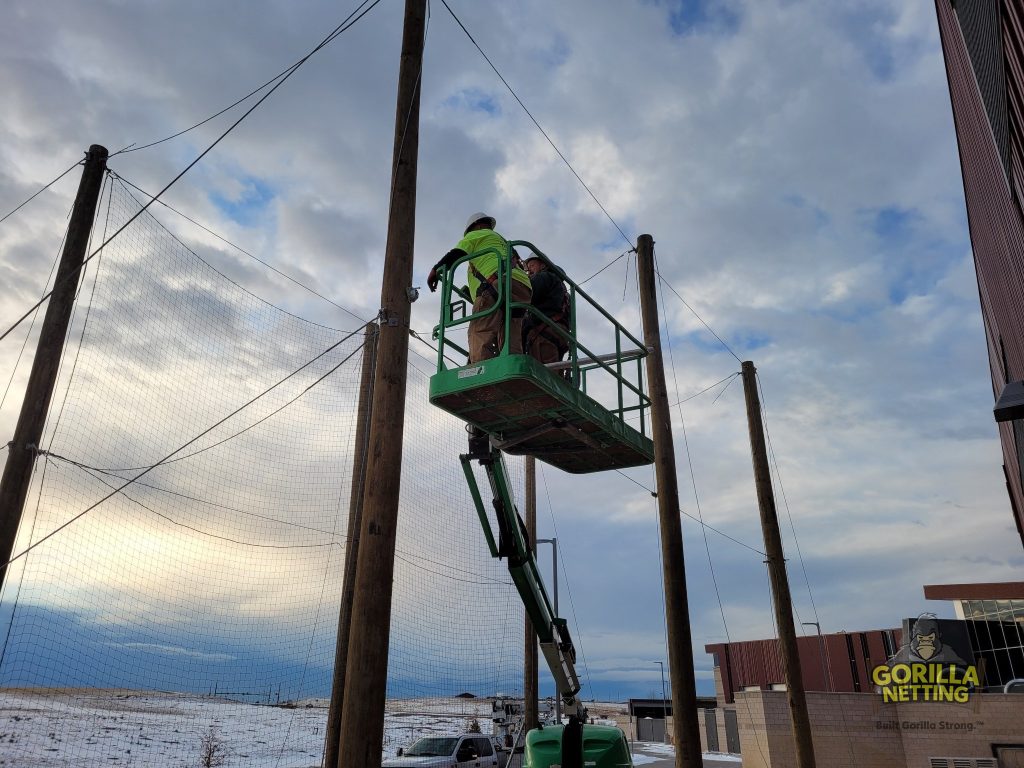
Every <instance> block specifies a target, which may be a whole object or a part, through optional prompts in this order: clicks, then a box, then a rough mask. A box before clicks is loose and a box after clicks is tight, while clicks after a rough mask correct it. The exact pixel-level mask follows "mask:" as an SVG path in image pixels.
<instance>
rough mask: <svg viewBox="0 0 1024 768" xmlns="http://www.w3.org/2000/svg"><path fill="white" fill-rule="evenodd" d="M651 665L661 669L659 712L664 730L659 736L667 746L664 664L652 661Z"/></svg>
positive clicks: (666, 703)
mask: <svg viewBox="0 0 1024 768" xmlns="http://www.w3.org/2000/svg"><path fill="white" fill-rule="evenodd" d="M651 664H657V665H658V666H659V667H661V711H662V719H663V720H664V722H665V728H664V730H663V731H662V734H661V740H662V741H663V742H664V743H665V744H668V698H667V696H666V695H665V662H663V661H652V662H651Z"/></svg>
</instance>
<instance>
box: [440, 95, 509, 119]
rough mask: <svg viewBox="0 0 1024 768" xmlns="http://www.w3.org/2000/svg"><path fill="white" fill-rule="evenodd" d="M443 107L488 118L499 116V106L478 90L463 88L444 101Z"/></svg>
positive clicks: (491, 97)
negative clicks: (483, 115) (480, 114)
mask: <svg viewBox="0 0 1024 768" xmlns="http://www.w3.org/2000/svg"><path fill="white" fill-rule="evenodd" d="M444 105H445V106H446V107H449V108H450V109H457V110H460V111H466V112H477V113H480V112H482V113H483V114H485V115H488V116H489V117H497V116H498V115H500V114H501V105H500V104H498V102H497V100H496V99H495V98H494V97H493V96H491V94H489V93H487V92H486V91H482V90H480V89H479V88H463V89H462V90H461V91H456V92H455V93H453V94H452V95H451V96H449V97H448V98H447V99H445V100H444Z"/></svg>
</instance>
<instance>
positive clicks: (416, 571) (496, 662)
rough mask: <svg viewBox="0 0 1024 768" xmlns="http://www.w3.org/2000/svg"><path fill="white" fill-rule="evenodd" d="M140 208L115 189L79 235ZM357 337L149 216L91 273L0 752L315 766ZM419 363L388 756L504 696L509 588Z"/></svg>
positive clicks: (9, 643) (25, 594) (31, 564)
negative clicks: (216, 260) (298, 311)
mask: <svg viewBox="0 0 1024 768" xmlns="http://www.w3.org/2000/svg"><path fill="white" fill-rule="evenodd" d="M138 207H139V206H138V202H137V201H136V200H135V199H134V198H133V197H132V196H131V195H130V194H129V193H128V191H127V190H126V188H125V187H123V186H122V185H121V184H120V183H119V182H117V181H116V180H115V181H113V182H112V183H110V184H109V186H108V192H107V194H106V196H105V200H104V205H103V206H101V210H100V212H99V214H98V216H97V223H96V230H97V231H98V230H100V229H103V228H105V229H107V230H108V231H114V229H115V228H116V227H119V226H120V225H121V224H123V223H124V222H126V221H127V220H128V219H129V218H130V217H131V216H132V215H133V214H135V213H136V212H137V210H138ZM97 236H98V235H97ZM365 343H366V339H365V336H364V329H363V328H347V329H346V328H331V327H327V326H324V325H318V324H316V323H312V322H309V321H307V320H304V319H302V318H300V317H297V316H295V315H292V314H289V313H288V312H286V311H284V310H283V309H281V308H278V307H276V306H273V305H272V304H270V303H268V302H266V301H264V300H262V299H261V298H259V297H258V296H256V295H254V294H252V293H250V292H248V291H247V290H246V289H245V288H244V287H242V286H241V285H239V284H238V283H236V282H234V281H232V280H231V279H230V278H228V277H227V276H226V275H224V274H223V273H221V272H219V271H218V270H217V269H215V268H214V267H213V266H212V265H211V264H210V263H208V262H207V261H205V260H204V259H203V258H202V257H201V256H200V255H199V254H197V253H196V252H195V251H193V250H191V249H190V248H189V247H188V246H187V245H185V244H184V243H183V242H182V241H181V240H179V239H177V238H176V237H175V236H173V235H172V234H171V233H170V232H169V231H168V230H167V229H165V228H164V227H163V226H162V225H161V224H160V223H159V222H158V221H157V220H156V219H155V218H153V217H152V216H150V215H149V213H148V212H147V213H145V214H143V215H142V216H141V217H139V218H138V219H136V221H135V222H133V223H132V224H131V225H130V226H129V227H128V228H127V229H126V230H125V231H124V232H123V233H122V234H121V235H120V236H119V237H117V238H116V239H115V240H114V241H113V242H112V243H111V244H110V245H109V246H107V248H106V249H104V251H103V253H102V254H101V255H100V256H98V257H96V258H95V259H94V260H93V261H92V262H91V263H90V264H89V265H88V272H87V273H86V275H85V276H84V278H83V280H82V283H81V288H80V292H79V297H78V301H77V304H76V309H75V316H74V319H73V323H72V327H71V330H70V331H69V335H68V343H67V345H66V347H65V354H64V359H63V361H62V366H61V372H60V376H59V380H58V385H57V388H56V390H55V395H54V399H53V403H52V405H51V408H50V414H49V421H48V424H47V429H46V433H45V435H44V439H43V441H42V446H41V447H42V449H43V451H44V452H43V454H42V455H41V456H40V457H39V459H38V461H37V464H36V471H35V475H34V478H33V487H32V489H31V492H30V495H29V499H28V502H27V503H26V509H25V514H24V516H23V518H22V524H21V528H20V531H19V536H18V541H17V543H16V545H15V548H14V552H15V553H20V552H24V551H25V550H27V549H28V550H29V551H28V553H27V554H25V555H24V556H22V557H20V558H18V559H17V560H16V561H15V562H14V563H12V564H11V565H10V566H9V569H10V573H9V574H8V577H7V579H6V581H5V588H4V594H3V601H2V603H0V609H2V615H0V632H2V633H3V635H2V636H0V640H2V643H3V644H2V646H0V654H2V655H0V734H2V735H0V765H19V766H25V765H65V764H69V763H73V764H75V765H111V764H115V765H116V764H129V765H130V764H135V765H192V764H202V763H201V762H200V761H201V759H202V757H203V753H204V751H205V752H206V753H208V752H209V750H210V749H214V751H215V752H216V750H217V749H220V750H222V751H223V753H224V754H226V755H229V756H232V757H233V758H234V759H236V760H237V761H238V764H245V765H264V764H266V765H294V766H312V765H320V761H321V755H322V750H323V739H324V724H325V721H326V713H327V710H326V705H327V697H328V696H329V692H330V679H331V671H332V668H333V664H334V648H335V635H336V631H337V623H338V618H337V617H338V606H339V604H340V596H341V587H342V574H343V569H344V559H345V557H346V555H347V546H346V543H347V542H346V532H347V522H348V515H349V493H350V489H351V483H352V465H353V459H354V456H355V451H356V450H357V447H356V446H355V433H356V426H357V418H358V407H357V406H358V401H359V392H360V369H361V361H362V355H363V346H364V344H365ZM413 343H414V344H415V343H417V342H413ZM424 350H426V348H424ZM426 351H428V352H429V350H426ZM430 373H431V368H430V364H429V362H427V361H425V359H422V358H419V357H417V356H412V357H411V358H410V367H409V382H408V397H407V405H406V407H407V413H406V423H405V455H404V460H403V469H402V487H401V500H400V512H399V525H398V539H397V553H396V567H395V576H394V598H393V614H392V628H391V647H390V655H389V672H388V691H387V693H388V700H389V704H388V708H389V712H388V718H387V727H386V731H385V745H384V746H385V752H386V753H388V754H394V749H395V748H396V747H397V746H400V745H402V744H406V743H408V742H409V741H411V740H413V739H414V738H416V737H417V736H419V735H422V734H425V733H431V732H439V731H446V732H451V731H452V730H453V729H454V730H456V731H460V730H464V729H465V727H467V723H468V722H469V721H470V720H472V719H473V718H477V719H478V720H479V721H480V722H481V723H482V724H483V725H484V731H485V732H486V731H487V730H488V726H487V720H488V719H489V713H490V709H489V706H487V705H485V704H484V703H482V702H481V701H479V700H475V699H469V698H456V696H457V695H458V694H461V693H471V694H475V695H477V696H480V695H484V696H488V695H494V694H506V695H515V694H517V693H519V694H521V690H522V625H523V611H522V605H521V603H520V601H519V599H518V596H517V595H516V593H515V590H514V588H513V586H512V584H511V581H510V579H509V576H508V573H507V571H506V570H505V568H504V565H503V563H500V562H498V561H496V560H493V559H492V558H491V557H490V555H489V553H488V552H487V549H486V545H485V543H484V539H483V535H482V533H481V531H480V524H479V522H478V520H477V518H476V513H475V511H474V509H473V505H472V500H471V498H470V495H469V491H468V489H467V488H466V483H465V478H464V476H463V475H462V469H461V467H460V465H459V463H458V460H457V456H458V454H459V453H460V452H462V451H464V450H465V432H464V430H463V426H462V423H461V422H459V421H458V420H456V419H454V418H453V417H450V416H449V415H447V414H445V413H444V412H442V411H439V410H437V409H435V408H432V407H431V406H430V405H429V403H428V400H427V391H428V382H429V374H430ZM242 406H245V407H242ZM510 468H511V470H512V473H513V476H514V477H515V478H516V492H517V494H520V493H521V488H522V471H521V465H520V464H519V463H518V462H515V461H512V462H511V464H510ZM133 478H136V479H135V481H134V482H132V483H131V484H129V485H127V487H125V488H124V489H123V490H121V491H120V492H118V493H114V491H115V490H116V489H119V488H121V486H123V485H124V484H125V483H126V482H128V481H129V480H132V479H133ZM83 512H84V514H83ZM61 526H66V527H63V528H61ZM58 529H59V530H58ZM54 531H56V533H54V534H53V535H52V536H51V537H49V538H46V537H47V536H48V535H49V534H51V533H52V532H54ZM256 705H260V706H256ZM265 705H275V706H265ZM211 745H212V746H211ZM214 764H215V763H214ZM229 764H230V763H229Z"/></svg>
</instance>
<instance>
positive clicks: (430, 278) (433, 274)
mask: <svg viewBox="0 0 1024 768" xmlns="http://www.w3.org/2000/svg"><path fill="white" fill-rule="evenodd" d="M438 279H439V278H438V276H437V267H431V268H430V274H429V275H427V287H428V288H429V289H430V292H431V293H433V292H434V291H436V290H437V282H438Z"/></svg>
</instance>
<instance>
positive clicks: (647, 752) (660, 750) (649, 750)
mask: <svg viewBox="0 0 1024 768" xmlns="http://www.w3.org/2000/svg"><path fill="white" fill-rule="evenodd" d="M632 753H633V765H636V766H641V765H649V766H652V768H655V766H657V767H658V768H660V766H669V765H673V764H674V763H673V761H674V760H675V756H676V749H675V747H673V746H671V745H669V744H659V743H658V742H652V741H635V742H633V749H632ZM701 757H702V762H703V763H704V768H742V765H743V760H742V758H741V757H740V756H739V755H728V754H725V753H722V752H705V753H704V754H703V755H702V756H701Z"/></svg>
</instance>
